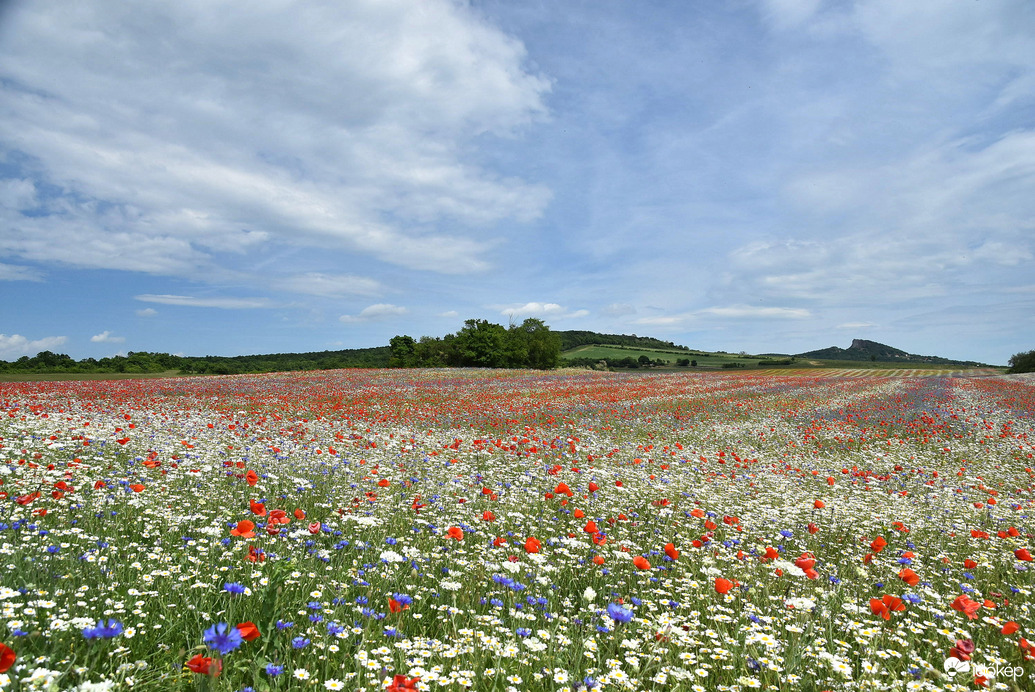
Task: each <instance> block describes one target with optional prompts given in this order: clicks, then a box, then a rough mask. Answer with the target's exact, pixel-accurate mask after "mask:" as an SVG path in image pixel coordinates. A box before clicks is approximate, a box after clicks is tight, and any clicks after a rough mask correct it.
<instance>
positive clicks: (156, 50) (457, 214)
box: [0, 0, 550, 295]
mask: <svg viewBox="0 0 1035 692" xmlns="http://www.w3.org/2000/svg"><path fill="white" fill-rule="evenodd" d="M198 13H199V8H198V7H197V6H195V5H193V4H191V3H181V2H172V1H171V0H157V1H156V2H151V3H148V4H147V5H140V6H135V7H132V8H130V7H122V6H119V5H113V4H110V3H106V2H102V1H100V0H97V1H93V2H91V1H89V0H87V1H86V2H83V3H80V4H79V5H78V8H77V11H76V12H71V13H69V12H63V11H60V10H59V9H58V8H56V7H51V6H47V5H37V4H33V3H22V4H18V5H15V6H14V7H13V8H11V9H10V11H8V12H7V13H6V14H5V22H4V24H3V26H2V27H0V38H2V39H3V40H2V41H0V63H2V64H3V65H4V68H3V72H2V76H3V79H2V80H0V94H2V98H3V100H4V103H5V109H4V113H3V116H2V118H3V119H2V122H0V125H2V126H3V130H4V132H5V133H6V134H5V135H4V136H3V137H2V138H0V153H4V152H6V153H17V156H12V157H10V158H8V162H9V163H11V162H23V163H22V164H21V165H19V166H17V170H15V171H13V175H11V174H10V173H9V175H11V177H8V178H7V179H5V180H2V181H0V201H3V202H4V204H3V207H4V210H5V211H4V214H3V218H2V221H3V223H4V225H5V226H6V230H5V231H4V233H3V234H2V236H0V256H3V255H7V256H11V257H22V258H27V259H32V260H35V261H40V262H60V263H64V264H66V265H70V266H76V267H88V268H105V269H121V270H127V271H133V272H147V273H151V274H165V275H173V276H188V277H190V278H192V279H195V280H200V281H209V280H212V279H213V278H215V277H218V276H223V277H225V276H226V275H228V273H229V274H233V273H235V272H236V273H237V274H245V275H248V274H249V273H250V271H251V270H250V268H249V265H248V263H247V262H246V261H245V260H247V258H249V257H251V256H253V255H256V253H261V252H262V251H263V250H267V251H268V250H269V249H270V248H284V247H292V246H294V247H303V248H316V249H319V250H321V251H323V252H331V253H337V254H339V255H340V256H342V257H345V256H348V255H349V254H356V253H358V254H359V255H361V256H365V257H367V258H369V259H372V260H376V261H378V262H381V263H385V264H388V265H398V266H403V267H409V268H417V269H423V270H427V271H430V272H435V273H447V274H449V273H454V274H455V273H460V274H462V273H468V272H473V271H481V270H483V269H485V268H486V267H487V266H489V262H488V260H487V258H486V252H487V250H488V249H489V247H491V241H490V240H487V239H486V238H485V234H484V232H483V230H484V229H485V228H486V227H488V226H491V225H492V224H494V223H496V222H499V221H501V220H516V221H518V222H525V221H529V220H531V219H534V218H537V217H538V216H539V215H540V214H541V213H542V211H543V209H544V207H545V205H546V203H547V202H548V200H549V198H550V192H549V190H548V189H547V188H546V187H544V186H542V185H539V184H536V183H534V182H532V183H530V182H525V181H523V180H520V179H518V178H515V177H513V176H511V177H501V176H499V175H498V174H497V173H496V172H495V171H492V170H487V169H485V168H483V167H482V165H480V163H479V162H478V161H477V159H476V157H471V156H469V155H468V153H467V152H468V144H469V142H470V141H471V140H472V139H474V138H477V137H486V136H499V137H508V136H511V135H512V134H513V133H514V132H516V131H518V130H520V129H521V128H524V127H526V126H528V125H529V124H530V123H532V122H534V121H537V120H540V119H542V118H543V117H544V116H545V114H546V106H545V105H544V97H545V95H546V94H547V93H548V92H549V90H550V82H549V80H548V79H546V78H545V77H542V76H540V75H538V74H535V73H533V72H532V71H530V70H529V69H528V68H527V66H526V65H525V61H526V53H525V49H524V47H523V45H522V44H521V43H520V42H519V41H517V40H515V39H514V38H512V37H510V36H508V35H506V34H505V33H503V32H502V31H500V30H499V29H497V28H496V27H494V26H492V25H491V24H489V23H488V22H486V21H485V20H484V19H483V18H482V17H481V16H480V15H479V14H478V13H476V12H473V11H471V10H470V9H469V8H466V7H464V6H462V5H457V4H455V3H452V2H448V1H447V0H428V1H427V2H423V3H421V5H420V7H419V8H416V7H414V6H413V5H412V4H411V3H409V2H403V1H400V0H389V1H388V2H381V3H376V4H369V3H363V2H359V3H338V2H313V3H290V2H289V3H274V4H262V3H260V4H257V5H253V6H249V7H248V8H247V10H244V9H242V8H237V9H235V8H232V7H230V6H226V7H222V9H221V10H220V11H218V12H205V18H204V20H203V21H199V17H198ZM129 26H132V27H133V28H132V30H127V27H129ZM273 56H276V57H275V58H274V57H273ZM29 209H31V210H32V213H31V214H29V213H23V212H25V211H26V210H29ZM73 239H74V241H75V242H74V243H73V242H70V241H72V240H73ZM70 246H74V247H75V251H74V252H73V251H68V248H69V247H70ZM128 247H132V248H133V249H134V250H133V251H132V252H123V251H120V248H128ZM217 257H218V260H217ZM238 278H247V277H240V276H239V277H238ZM298 281H299V280H293V279H285V280H284V282H285V284H286V288H285V290H295V288H292V285H295V286H298V285H299V283H298ZM302 281H303V284H304V283H305V282H304V280H302ZM315 283H318V282H314V281H312V280H310V281H309V282H308V285H309V286H313V285H314V284H315ZM331 283H333V281H332V282H331ZM339 284H340V282H339ZM318 288H320V290H327V289H328V286H327V282H325V283H324V285H323V286H322V288H321V287H319V286H318ZM368 290H369V287H368ZM320 295H323V294H320Z"/></svg>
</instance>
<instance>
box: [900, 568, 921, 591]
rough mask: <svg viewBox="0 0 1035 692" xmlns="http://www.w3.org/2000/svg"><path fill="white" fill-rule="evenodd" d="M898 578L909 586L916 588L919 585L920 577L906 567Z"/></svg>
mask: <svg viewBox="0 0 1035 692" xmlns="http://www.w3.org/2000/svg"><path fill="white" fill-rule="evenodd" d="M898 578H899V579H901V580H902V581H904V582H905V583H907V584H909V585H910V586H916V585H917V584H919V583H920V575H918V574H917V573H916V572H914V571H913V570H911V569H909V568H908V567H906V568H905V569H903V570H902V571H900V572H899V573H898Z"/></svg>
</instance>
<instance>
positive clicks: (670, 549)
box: [665, 543, 679, 560]
mask: <svg viewBox="0 0 1035 692" xmlns="http://www.w3.org/2000/svg"><path fill="white" fill-rule="evenodd" d="M665 554H666V555H668V556H669V557H670V558H672V559H673V560H678V559H679V551H678V550H676V545H675V543H666V544H665Z"/></svg>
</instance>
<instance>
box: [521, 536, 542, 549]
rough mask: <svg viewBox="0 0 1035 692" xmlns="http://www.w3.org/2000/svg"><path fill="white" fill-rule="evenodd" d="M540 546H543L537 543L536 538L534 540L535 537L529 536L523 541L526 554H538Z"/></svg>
mask: <svg viewBox="0 0 1035 692" xmlns="http://www.w3.org/2000/svg"><path fill="white" fill-rule="evenodd" d="M542 545H543V544H542V543H540V542H539V539H538V538H536V537H535V536H529V537H528V538H527V539H526V540H525V552H526V553H538V552H539V548H541V547H542Z"/></svg>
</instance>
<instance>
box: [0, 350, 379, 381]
mask: <svg viewBox="0 0 1035 692" xmlns="http://www.w3.org/2000/svg"><path fill="white" fill-rule="evenodd" d="M388 358H389V349H388V347H387V346H378V347H376V348H357V349H346V350H342V351H322V352H317V353H274V354H267V355H255V356H229V357H227V356H175V355H170V354H168V353H149V352H147V351H130V352H129V353H128V354H127V355H125V356H112V357H111V358H100V359H96V358H83V359H82V360H78V361H77V360H74V359H73V358H71V357H70V356H67V355H65V354H63V353H52V352H51V351H42V352H40V353H37V354H36V355H35V356H33V357H32V358H30V357H29V356H22V357H21V358H19V359H18V360H16V361H14V362H13V363H9V362H7V361H3V360H0V373H7V374H22V373H72V374H91V373H132V374H137V373H139V374H148V373H162V372H178V373H182V374H199V375H201V374H209V375H233V374H239V373H256V372H283V371H289V370H333V369H337V368H379V367H380V368H383V367H386V366H387V365H388Z"/></svg>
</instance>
